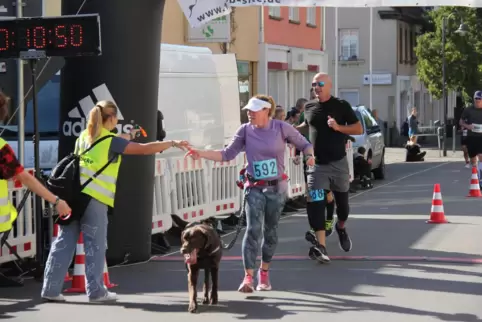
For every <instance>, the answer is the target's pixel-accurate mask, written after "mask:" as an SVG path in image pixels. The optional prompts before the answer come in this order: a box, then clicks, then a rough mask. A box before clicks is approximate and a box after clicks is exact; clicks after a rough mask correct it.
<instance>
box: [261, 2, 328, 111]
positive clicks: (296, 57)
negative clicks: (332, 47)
mask: <svg viewBox="0 0 482 322" xmlns="http://www.w3.org/2000/svg"><path fill="white" fill-rule="evenodd" d="M258 10H260V11H262V15H263V16H262V18H263V19H262V21H261V32H260V35H261V36H260V38H261V39H260V43H259V64H258V65H259V68H258V79H259V84H258V88H259V92H260V93H268V94H269V95H271V96H272V97H273V98H274V99H275V101H276V103H277V104H278V105H281V106H282V107H284V108H286V109H289V108H290V107H292V106H294V105H295V103H296V100H297V99H298V98H302V97H304V98H308V96H309V89H310V87H311V82H312V79H313V76H314V75H315V74H316V73H317V72H320V71H328V56H327V55H326V53H325V51H324V49H325V43H324V39H325V38H324V28H323V23H324V22H323V8H320V7H310V8H294V7H260V9H258Z"/></svg>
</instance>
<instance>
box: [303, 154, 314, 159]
mask: <svg viewBox="0 0 482 322" xmlns="http://www.w3.org/2000/svg"><path fill="white" fill-rule="evenodd" d="M309 158H313V154H306V155H305V156H304V159H305V161H306V160H308V159H309Z"/></svg>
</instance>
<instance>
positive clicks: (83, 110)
mask: <svg viewBox="0 0 482 322" xmlns="http://www.w3.org/2000/svg"><path fill="white" fill-rule="evenodd" d="M92 92H93V94H94V99H95V101H94V100H93V99H92V96H90V95H88V96H86V97H84V98H82V99H81V100H80V101H79V106H76V107H74V108H73V109H72V110H70V111H69V113H68V114H67V115H68V117H69V118H70V119H72V121H71V120H68V121H65V122H64V123H63V124H62V132H63V134H64V136H77V137H78V136H79V135H80V133H82V131H83V130H84V129H85V126H86V119H87V117H88V115H89V112H90V110H92V108H94V106H95V103H96V102H98V101H103V100H106V101H112V102H114V104H116V105H117V103H116V102H115V100H114V97H112V94H111V93H110V91H109V89H108V88H107V85H106V84H102V85H100V86H97V87H96V88H94V89H93V90H92ZM117 106H119V105H117ZM74 119H79V120H78V121H74ZM117 119H118V120H119V121H123V120H124V116H123V115H122V112H121V110H120V108H119V109H118V110H117ZM132 127H133V125H132V124H125V125H124V124H120V123H119V124H117V126H116V128H117V133H119V132H121V133H129V132H130V130H131V129H132Z"/></svg>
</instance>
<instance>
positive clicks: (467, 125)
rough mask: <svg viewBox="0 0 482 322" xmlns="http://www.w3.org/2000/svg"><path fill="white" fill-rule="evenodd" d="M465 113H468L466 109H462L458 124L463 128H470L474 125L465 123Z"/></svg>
mask: <svg viewBox="0 0 482 322" xmlns="http://www.w3.org/2000/svg"><path fill="white" fill-rule="evenodd" d="M467 114H468V112H467V109H464V111H463V112H462V115H461V116H460V121H459V125H460V126H461V127H462V128H463V129H467V130H472V129H473V128H474V126H473V125H472V124H467V123H465V119H466V118H467Z"/></svg>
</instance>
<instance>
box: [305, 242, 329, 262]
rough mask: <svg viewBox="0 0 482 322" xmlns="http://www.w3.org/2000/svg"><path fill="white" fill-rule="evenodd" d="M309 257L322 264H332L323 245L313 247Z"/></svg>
mask: <svg viewBox="0 0 482 322" xmlns="http://www.w3.org/2000/svg"><path fill="white" fill-rule="evenodd" d="M308 256H310V258H311V259H312V260H316V261H319V262H320V263H329V262H330V258H329V257H328V252H327V251H326V248H325V246H323V245H317V246H312V247H311V248H310V252H309V253H308Z"/></svg>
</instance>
